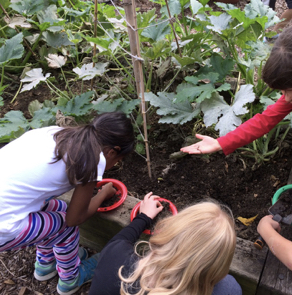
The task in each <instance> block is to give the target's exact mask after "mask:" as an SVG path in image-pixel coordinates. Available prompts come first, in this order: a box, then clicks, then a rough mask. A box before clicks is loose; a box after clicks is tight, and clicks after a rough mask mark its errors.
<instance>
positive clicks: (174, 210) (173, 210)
mask: <svg viewBox="0 0 292 295" xmlns="http://www.w3.org/2000/svg"><path fill="white" fill-rule="evenodd" d="M158 201H161V202H167V203H169V208H170V211H171V213H172V215H176V214H177V208H176V207H175V205H174V204H173V203H172V202H170V201H169V200H167V199H164V198H159V199H158ZM140 204H141V202H139V203H137V204H136V205H135V207H134V208H133V209H132V211H131V221H132V220H133V219H134V218H135V217H136V216H137V215H138V213H139V208H140ZM143 233H145V234H148V235H152V232H151V230H150V229H145V230H144V231H143Z"/></svg>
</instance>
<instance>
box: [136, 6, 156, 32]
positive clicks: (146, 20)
mask: <svg viewBox="0 0 292 295" xmlns="http://www.w3.org/2000/svg"><path fill="white" fill-rule="evenodd" d="M155 11H156V10H155V8H154V9H151V10H148V11H147V12H144V13H138V14H137V27H138V28H145V27H148V25H149V24H150V23H151V22H152V21H153V20H154V19H155V16H156V15H155Z"/></svg>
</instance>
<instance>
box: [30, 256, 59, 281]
mask: <svg viewBox="0 0 292 295" xmlns="http://www.w3.org/2000/svg"><path fill="white" fill-rule="evenodd" d="M57 273H58V272H57V270H56V261H54V262H53V263H50V264H47V265H43V264H39V263H38V261H36V262H35V264H34V273H33V275H34V277H35V278H36V279H37V280H38V281H47V280H49V279H51V278H53V277H54V276H55V275H56V274H57Z"/></svg>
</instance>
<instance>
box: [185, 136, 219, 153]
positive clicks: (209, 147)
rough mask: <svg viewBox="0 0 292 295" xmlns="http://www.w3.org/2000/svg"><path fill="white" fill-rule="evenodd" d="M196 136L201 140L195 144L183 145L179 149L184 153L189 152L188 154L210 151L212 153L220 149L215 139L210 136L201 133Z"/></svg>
mask: <svg viewBox="0 0 292 295" xmlns="http://www.w3.org/2000/svg"><path fill="white" fill-rule="evenodd" d="M196 137H197V138H198V139H201V141H199V142H197V143H195V144H192V145H189V146H186V147H183V148H181V149H180V150H181V151H182V152H184V153H189V154H210V153H214V152H218V151H221V150H222V148H221V146H220V144H219V142H218V140H217V139H214V138H212V137H210V136H205V135H201V134H196Z"/></svg>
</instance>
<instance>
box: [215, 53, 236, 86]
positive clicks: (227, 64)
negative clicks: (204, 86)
mask: <svg viewBox="0 0 292 295" xmlns="http://www.w3.org/2000/svg"><path fill="white" fill-rule="evenodd" d="M210 63H211V65H212V69H213V71H214V70H215V71H216V73H218V74H219V77H218V80H219V81H221V80H222V79H224V78H225V77H226V76H227V75H228V74H229V73H230V71H231V70H232V69H233V67H234V63H235V62H234V60H233V59H232V58H230V57H226V58H223V57H222V56H221V55H219V54H212V56H211V58H210Z"/></svg>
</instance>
